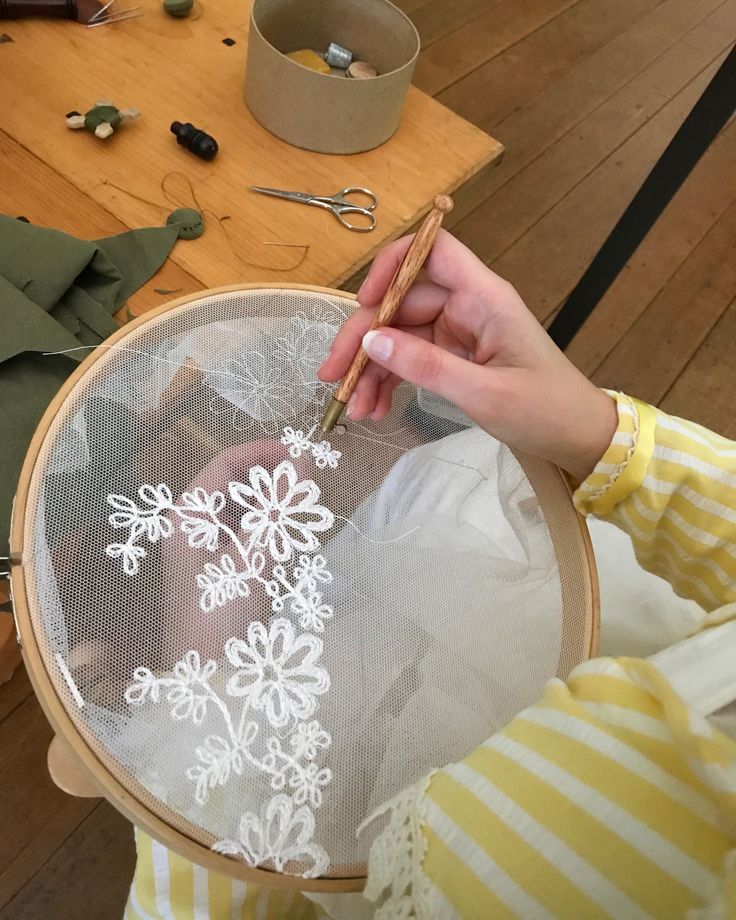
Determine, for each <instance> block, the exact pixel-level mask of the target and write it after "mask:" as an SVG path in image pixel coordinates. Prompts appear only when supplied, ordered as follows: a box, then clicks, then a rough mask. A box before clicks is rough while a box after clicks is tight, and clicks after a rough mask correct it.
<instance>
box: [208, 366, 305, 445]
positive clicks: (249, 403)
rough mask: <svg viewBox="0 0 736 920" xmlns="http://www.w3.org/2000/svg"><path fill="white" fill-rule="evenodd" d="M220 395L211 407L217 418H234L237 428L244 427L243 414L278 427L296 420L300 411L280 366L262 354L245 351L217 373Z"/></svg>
mask: <svg viewBox="0 0 736 920" xmlns="http://www.w3.org/2000/svg"><path fill="white" fill-rule="evenodd" d="M217 379H218V387H217V390H218V393H219V396H220V397H222V400H224V403H225V405H224V407H223V406H222V402H221V401H218V400H217V397H216V398H215V399H214V400H213V401H212V403H211V404H210V408H211V410H212V411H213V412H214V413H215V415H222V414H224V413H228V414H231V415H232V421H233V425H234V427H235V428H242V427H243V426H242V424H240V422H239V416H240V415H241V413H243V414H245V415H247V416H249V417H250V418H252V419H254V420H255V421H257V422H262V423H266V424H267V425H276V426H278V424H279V420H280V419H282V418H293V417H294V415H295V414H296V408H295V405H294V402H293V396H294V394H293V391H292V388H291V387H290V386H289V385H288V384H286V383H284V381H283V375H282V374H281V372H280V369H279V368H278V366H275V365H274V364H273V363H272V362H270V361H269V360H268V359H267V358H266V356H265V355H263V354H262V353H261V352H259V351H247V352H244V353H243V354H242V355H241V356H240V357H239V358H231V359H230V360H229V361H227V362H226V363H225V365H224V366H223V369H222V371H219V372H218V373H217Z"/></svg>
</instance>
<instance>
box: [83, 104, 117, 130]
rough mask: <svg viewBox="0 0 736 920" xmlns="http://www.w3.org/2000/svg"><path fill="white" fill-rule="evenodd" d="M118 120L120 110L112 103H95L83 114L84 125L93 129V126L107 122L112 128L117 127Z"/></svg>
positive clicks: (96, 126)
mask: <svg viewBox="0 0 736 920" xmlns="http://www.w3.org/2000/svg"><path fill="white" fill-rule="evenodd" d="M120 121H121V118H120V110H119V109H117V108H116V107H115V106H114V105H96V106H95V107H94V108H93V109H90V110H89V112H87V114H86V115H85V116H84V127H85V128H89V130H90V131H94V130H95V128H99V126H100V125H103V124H105V122H108V123H109V124H111V125H112V126H113V128H117V126H118V125H119V124H120Z"/></svg>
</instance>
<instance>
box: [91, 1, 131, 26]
mask: <svg viewBox="0 0 736 920" xmlns="http://www.w3.org/2000/svg"><path fill="white" fill-rule="evenodd" d="M141 9H142V7H140V6H133V7H131V8H130V9H129V10H120V12H119V13H115V14H114V15H113V16H108V17H107V18H106V19H100V21H99V22H88V23H87V28H88V29H94V28H96V27H97V26H107V25H110V24H111V23H116V22H125V20H126V19H138V18H139V17H140V16H142V15H143V13H141V12H139V11H140V10H141Z"/></svg>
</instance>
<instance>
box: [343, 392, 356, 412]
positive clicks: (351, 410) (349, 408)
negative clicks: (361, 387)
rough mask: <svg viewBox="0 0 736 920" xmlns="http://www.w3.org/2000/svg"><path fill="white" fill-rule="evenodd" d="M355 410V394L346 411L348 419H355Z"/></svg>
mask: <svg viewBox="0 0 736 920" xmlns="http://www.w3.org/2000/svg"><path fill="white" fill-rule="evenodd" d="M353 409H355V393H353V395H352V396H351V397H350V399H349V400H348V404H347V408H346V409H345V414H346V415H347V417H348V418H352V417H353Z"/></svg>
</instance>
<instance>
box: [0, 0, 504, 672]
mask: <svg viewBox="0 0 736 920" xmlns="http://www.w3.org/2000/svg"><path fill="white" fill-rule="evenodd" d="M139 3H141V4H142V5H143V13H144V15H143V16H142V18H140V19H134V20H131V21H129V22H123V23H120V24H116V25H109V26H102V27H100V28H95V29H88V28H86V27H85V26H83V25H80V24H79V23H74V22H65V21H59V20H49V21H44V20H37V19H28V20H23V21H6V22H0V35H1V34H5V35H6V36H8V37H9V38H10V39H11V41H7V40H6V41H4V42H2V43H0V126H1V129H0V212H3V213H6V214H11V215H14V216H18V215H22V216H24V217H27V218H28V219H29V220H30V221H31V222H32V223H35V224H39V225H41V226H48V227H55V228H57V229H60V230H65V231H66V232H67V233H71V234H73V235H75V236H78V237H82V238H87V239H95V238H99V237H103V236H108V235H110V234H114V233H120V232H122V231H124V230H126V229H128V228H132V227H145V226H156V225H159V224H163V223H164V222H165V221H166V217H167V216H168V214H169V213H170V212H171V211H172V210H173V209H174V208H176V207H182V206H184V207H197V208H199V209H202V210H204V211H205V212H206V230H205V233H204V235H203V236H202V237H201V238H200V239H198V240H195V241H191V242H185V241H181V242H179V243H177V245H176V246H175V247H174V250H173V253H172V255H171V258H170V259H169V260H167V262H166V263H165V265H164V266H163V268H162V269H161V270H160V271H159V272H158V273H157V274H156V275H155V276H154V278H152V279H151V280H150V281H149V282H148V283H147V284H146V285H144V287H143V288H141V290H139V291H138V292H137V293H136V294H135V295H134V296H133V297H132V298H131V299H130V301H129V303H128V305H127V308H126V309H125V310H124V311H121V313H122V315H119V319H121V320H124V319H126V318H127V317H128V316H131V315H137V314H140V313H142V312H144V311H145V310H148V309H151V308H152V307H155V306H158V305H160V304H162V303H164V302H165V301H166V300H168V299H171V298H172V297H174V296H176V295H179V294H187V293H190V292H193V291H197V290H200V289H202V288H206V287H214V286H217V285H225V284H233V283H237V282H240V281H253V282H261V281H263V282H270V281H294V282H308V283H311V284H318V285H326V286H330V287H339V286H352V287H354V286H355V284H354V283H353V284H352V285H350V284H349V282H350V279H351V278H354V276H355V275H356V273H357V272H358V271H359V270H360V269H361V268H362V267H363V266H365V265H366V264H367V263H368V262H369V261H370V260H371V258H372V257H373V255H374V254H375V253H376V251H377V250H378V249H380V248H381V246H383V245H384V244H385V243H386V242H387V241H388V240H391V239H394V238H395V237H397V236H400V235H401V234H402V233H404V232H405V231H406V230H407V229H408V228H409V227H411V226H412V225H413V224H414V223H415V222H416V221H417V220H418V219H419V218H420V217H421V216H422V215H423V214H424V212H425V211H426V210H428V208H429V206H430V203H431V201H432V199H433V197H434V196H435V195H436V194H437V193H439V192H452V191H454V190H455V189H456V188H458V187H459V186H460V185H462V184H463V182H465V181H466V180H467V179H469V178H470V177H471V176H473V175H474V174H476V173H477V172H478V171H479V170H481V169H483V168H484V167H488V166H489V165H491V164H493V163H497V162H498V161H499V160H500V158H501V155H502V153H503V147H502V146H501V144H499V143H498V142H497V141H495V140H494V139H493V138H491V137H489V136H488V135H487V134H484V133H483V132H482V131H480V130H478V129H477V128H475V127H473V126H472V125H471V124H469V123H468V122H466V121H464V120H463V119H462V118H459V117H458V116H456V115H454V114H453V113H452V112H450V111H449V110H448V109H446V108H445V107H444V106H442V105H440V104H439V103H437V102H435V101H434V100H433V99H431V98H430V97H429V96H427V95H425V94H424V93H422V92H419V90H416V89H414V88H412V89H411V90H410V92H409V95H408V98H407V101H406V105H405V108H404V111H403V114H402V120H401V125H400V127H399V130H398V131H397V133H396V134H395V135H394V137H393V138H391V140H390V141H388V142H387V143H386V144H384V145H383V146H382V147H380V148H378V149H377V150H373V151H369V152H368V153H363V154H358V155H352V156H329V155H326V154H315V153H310V152H307V151H304V150H299V149H297V148H295V147H290V146H289V145H288V144H285V143H283V142H282V141H280V140H278V139H277V138H275V137H272V136H271V135H270V134H268V132H267V131H265V130H264V129H263V128H262V127H261V126H260V125H259V124H258V123H257V122H256V121H255V120H254V119H253V118H252V116H251V115H250V113H249V112H248V109H247V108H246V106H245V103H244V101H243V93H242V88H243V79H244V71H245V59H246V43H247V36H248V18H249V6H248V4H245V3H235V2H233V0H202V3H201V15H200V16H199V18H197V19H194V18H191V19H172V18H171V17H170V16H167V15H166V14H165V13H164V12H163V10H162V8H161V4H160V3H159V2H158V0H123V2H122V3H121V4H120V5H121V6H126V7H127V6H132V5H134V4H135V5H137V4H139ZM224 38H232V39H234V40H235V44H234V45H225V44H223V39H224ZM98 99H110V100H112V101H113V102H114V103H115V104H116V105H117V106H118V107H119V108H138V109H140V110H141V112H142V116H141V117H140V118H139V119H138V120H137V121H136V122H134V123H133V124H130V125H125V126H123V127H122V128H120V130H119V131H118V132H116V133H115V134H114V135H113V136H112V137H111V138H108V139H107V140H100V139H98V138H96V137H94V136H93V135H92V134H91V133H90V132H88V131H70V130H69V129H68V128H67V127H66V125H65V116H66V113H67V112H70V111H73V110H77V111H81V112H84V111H86V110H87V109H89V108H91V107H92V105H93V104H94V103H95V102H96V101H97V100H98ZM174 120H179V121H191V122H192V123H194V124H195V125H197V126H198V127H202V128H205V129H206V130H207V131H208V132H210V133H211V134H213V135H214V136H215V137H216V138H217V140H218V142H219V144H220V152H219V154H218V155H217V157H216V158H215V160H213V161H212V162H210V163H206V162H203V161H201V160H198V159H196V158H195V157H194V156H193V155H192V154H191V153H188V152H187V151H185V150H184V149H183V148H181V147H179V146H178V145H177V143H176V140H175V138H174V136H173V135H172V134H171V133H170V131H169V125H170V124H171V122H172V121H174ZM247 185H264V186H273V187H276V188H292V189H298V190H304V191H314V192H316V193H317V194H324V193H327V194H330V193H332V192H334V191H337V189H339V188H342V187H343V186H345V185H362V186H367V187H368V188H371V189H373V190H374V192H375V193H376V195H377V196H378V199H379V209H378V211H377V217H378V226H377V227H376V229H375V230H374V231H373V232H372V233H366V234H363V233H351V232H349V231H347V230H345V229H344V228H342V227H341V226H340V225H339V224H338V223H337V221H336V220H335V218H334V217H333V216H332V215H331V214H328V213H327V212H324V211H319V210H318V209H316V208H305V207H300V206H297V205H295V204H291V203H289V202H283V201H277V200H275V199H266V198H264V197H262V196H259V195H255V194H254V193H252V192H248V191H247V190H246V186H247ZM273 243H281V244H289V245H287V246H283V245H282V246H274V245H268V244H273ZM306 247H308V248H306ZM305 251H306V256H305V257H304V258H302V256H303V255H304V253H305ZM295 266H298V267H295ZM1 554H2V553H0V555H1ZM4 591H5V587H4V583H3V582H2V581H0V602H3V601H5V600H7V595H6V594H4ZM13 633H14V630H13V629H12V624H11V622H10V620H9V618H8V616H7V614H4V615H1V616H0V683H1V682H2V681H3V680H4V679H7V678H8V677H9V676H10V674H12V670H13V668H14V667H15V664H16V663H17V660H18V655H17V649H16V647H15V643H14V642H13V641H12V639H13Z"/></svg>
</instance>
